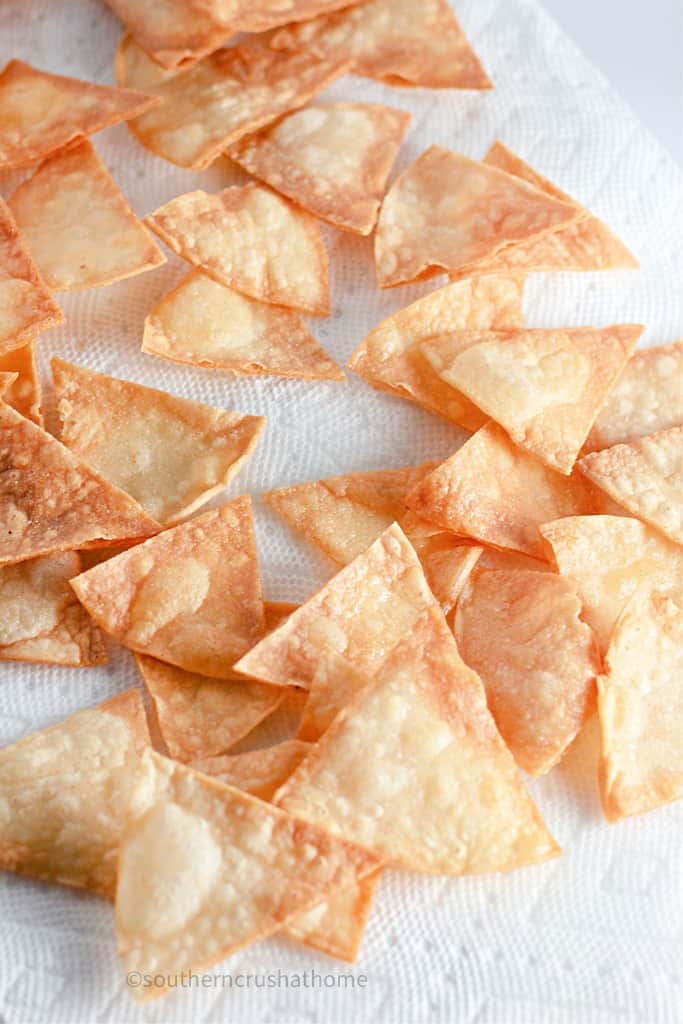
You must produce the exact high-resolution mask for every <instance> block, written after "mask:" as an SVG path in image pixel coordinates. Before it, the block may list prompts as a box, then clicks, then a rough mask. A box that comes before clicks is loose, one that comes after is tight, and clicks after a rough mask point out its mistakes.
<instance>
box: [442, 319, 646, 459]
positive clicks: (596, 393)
mask: <svg viewBox="0 0 683 1024" xmlns="http://www.w3.org/2000/svg"><path fill="white" fill-rule="evenodd" d="M642 332H643V328H642V327H641V326H639V325H637V324H619V325H617V326H615V327H606V328H604V329H597V328H593V327H567V328H563V329H562V330H518V331H503V332H500V331H498V332H497V331H455V332H453V333H451V334H445V335H441V336H440V337H437V338H433V339H431V340H429V341H426V342H424V343H423V345H422V352H423V354H424V355H425V356H426V358H427V359H428V361H429V362H430V363H431V365H432V368H433V369H434V370H435V371H436V373H438V375H439V376H440V377H441V378H442V380H444V381H445V382H446V383H447V384H448V385H449V386H450V387H452V388H454V389H456V390H458V391H460V392H462V393H463V394H464V395H465V396H466V397H467V398H468V399H469V400H470V401H472V402H474V403H475V404H476V405H477V406H478V407H479V408H480V409H481V410H482V412H483V413H485V414H486V415H487V416H491V417H492V418H493V419H494V420H496V421H497V422H498V423H499V424H500V425H501V426H502V427H504V428H505V430H506V431H507V433H508V434H509V435H510V437H511V438H512V440H513V441H514V442H515V443H516V444H518V445H520V446H521V447H522V448H526V449H527V450H528V451H530V452H531V453H532V455H536V456H537V457H538V458H539V459H541V460H542V461H543V462H546V463H547V464H548V465H549V466H550V467H551V468H552V469H557V470H559V472H560V473H565V474H566V475H569V473H571V471H572V468H573V466H574V463H575V461H576V459H577V456H578V454H579V452H580V450H581V447H582V445H583V443H584V441H585V440H586V437H587V435H588V431H589V430H590V428H591V425H592V423H593V421H594V420H595V417H596V415H597V413H598V410H599V409H600V408H601V406H602V405H603V404H604V402H605V400H606V398H607V395H608V394H609V392H610V390H611V388H612V387H613V386H614V383H615V381H616V380H617V379H618V377H619V374H620V373H621V372H622V371H623V368H624V366H625V365H626V362H627V360H628V358H629V356H630V354H631V352H632V351H633V349H634V348H635V346H636V342H637V341H638V338H639V337H640V335H641V334H642Z"/></svg>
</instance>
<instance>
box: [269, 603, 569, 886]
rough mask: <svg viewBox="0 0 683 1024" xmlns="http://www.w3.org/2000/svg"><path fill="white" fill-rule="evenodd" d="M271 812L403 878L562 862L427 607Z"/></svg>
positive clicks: (440, 622) (475, 685) (443, 627)
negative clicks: (364, 853)
mask: <svg viewBox="0 0 683 1024" xmlns="http://www.w3.org/2000/svg"><path fill="white" fill-rule="evenodd" d="M483 794H485V796H483ZM276 802H277V804H278V806H281V807H283V808H284V809H285V810H287V811H288V813H292V814H296V815H297V816H298V817H301V818H304V820H307V821H311V822H314V823H315V822H318V823H321V824H322V822H324V827H325V828H328V829H329V830H330V831H331V832H332V833H333V834H334V835H338V836H343V837H344V838H346V837H348V838H349V839H351V837H352V836H353V837H355V838H354V839H353V840H352V841H353V842H358V843H360V844H361V845H363V846H365V847H367V848H368V849H372V850H375V851H376V852H377V853H379V854H380V856H382V857H383V858H385V859H386V860H387V861H389V862H390V863H392V864H394V865H397V866H400V867H403V868H407V869H408V870H412V871H425V872H431V873H439V874H458V875H459V874H474V873H480V872H487V871H507V870H511V869H512V868H516V867H521V866H522V865H525V864H534V863H537V862H539V861H543V860H546V859H547V858H548V857H552V856H555V855H556V854H558V853H559V852H560V850H559V847H558V846H557V844H556V842H555V840H554V839H553V837H552V836H551V835H550V833H549V832H548V830H547V828H546V826H545V824H544V822H543V820H542V818H541V817H540V815H539V813H538V810H537V809H536V807H535V805H534V803H533V801H532V800H531V797H530V796H529V794H528V793H527V791H526V790H525V788H524V786H523V784H522V780H521V778H520V776H519V773H518V771H517V768H516V766H515V763H514V760H513V758H512V755H511V754H510V752H509V751H508V749H507V747H506V746H505V744H504V743H503V741H502V739H501V737H500V735H499V733H498V731H497V729H496V727H495V724H494V722H493V719H492V718H491V715H490V713H489V711H488V709H487V707H486V697H485V694H484V690H483V687H482V685H481V681H480V679H479V677H478V676H477V675H476V674H475V673H474V672H472V670H471V669H469V668H467V666H466V665H465V664H464V662H463V661H462V659H461V657H460V655H459V654H458V648H457V646H456V643H455V640H454V639H453V635H452V633H451V631H450V630H449V628H448V625H447V623H446V620H445V619H444V617H443V614H442V613H441V611H440V610H439V609H435V608H431V609H430V610H429V611H427V612H426V613H425V614H424V615H423V616H421V617H420V618H419V619H417V621H415V622H414V623H413V624H412V626H411V627H409V629H408V630H407V632H406V634H405V636H404V639H403V641H402V642H401V643H400V644H399V645H398V646H397V647H396V648H395V649H394V651H393V654H392V655H391V657H390V658H389V660H388V661H387V662H385V664H384V665H383V666H382V668H381V670H380V671H379V672H378V674H377V676H376V677H375V681H374V682H372V683H370V685H369V686H367V687H366V688H365V689H363V690H362V691H361V692H360V693H359V694H358V695H357V696H356V698H355V700H354V701H353V703H352V704H350V705H349V706H348V707H347V708H346V709H345V710H344V711H342V712H341V713H340V714H339V715H338V716H337V718H336V719H335V721H334V722H333V723H332V725H331V726H330V728H329V729H328V730H327V732H326V734H325V736H324V737H323V738H322V739H321V740H320V742H319V743H318V744H317V745H316V746H315V747H314V748H313V749H312V751H311V752H310V753H309V755H308V756H307V757H306V758H304V760H303V762H302V763H301V765H300V766H299V768H298V769H297V770H296V771H295V772H294V774H293V775H292V776H291V777H290V778H289V779H288V781H287V782H286V783H285V784H284V786H283V787H282V789H281V790H280V791H279V793H278V794H277V796H276Z"/></svg>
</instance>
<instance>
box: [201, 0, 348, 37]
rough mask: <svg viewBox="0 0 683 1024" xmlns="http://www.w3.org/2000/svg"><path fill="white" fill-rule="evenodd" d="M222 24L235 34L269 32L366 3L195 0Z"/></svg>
mask: <svg viewBox="0 0 683 1024" xmlns="http://www.w3.org/2000/svg"><path fill="white" fill-rule="evenodd" d="M193 2H194V5H195V7H196V8H197V10H199V11H205V12H206V13H207V14H209V15H210V16H211V17H212V18H213V19H215V21H217V22H218V23H219V24H222V25H224V26H225V27H226V28H230V29H231V30H232V31H233V32H265V31H267V30H268V29H271V28H276V27H277V26H278V25H287V24H289V23H290V22H296V21H309V20H310V19H311V18H315V17H317V16H318V15H321V14H328V13H330V12H331V11H337V10H339V8H340V7H352V6H353V5H354V4H358V3H363V2H364V0H193Z"/></svg>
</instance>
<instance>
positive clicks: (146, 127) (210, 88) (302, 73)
mask: <svg viewBox="0 0 683 1024" xmlns="http://www.w3.org/2000/svg"><path fill="white" fill-rule="evenodd" d="M124 57H125V55H124ZM347 69H348V62H345V61H344V60H340V59H339V58H337V57H334V58H330V59H326V58H323V59H319V58H318V57H315V56H312V55H311V54H308V53H292V54H290V53H275V52H274V51H273V50H270V49H269V48H268V47H267V46H264V45H263V44H262V43H258V42H254V43H250V44H248V45H246V44H245V45H244V46H235V47H232V48H229V49H224V50H216V52H215V53H212V54H210V55H209V56H207V57H204V58H203V59H202V60H200V61H199V62H198V63H197V64H195V65H194V67H192V68H190V70H189V71H185V72H183V73H182V75H177V76H172V77H170V78H166V79H164V80H163V81H160V82H157V83H156V84H155V85H153V84H151V85H150V87H149V90H150V92H152V93H154V94H155V96H157V97H158V98H159V100H162V101H163V102H162V103H161V104H160V106H159V107H157V108H156V109H155V110H150V111H149V112H148V113H145V114H143V115H142V117H136V118H135V120H134V121H132V122H131V124H130V128H131V131H132V132H133V133H134V134H135V135H136V137H137V138H138V139H139V141H140V142H141V143H142V144H143V146H146V147H147V149H150V150H151V151H152V152H153V153H156V155H157V156H161V157H163V158H164V159H165V160H169V161H170V162H171V163H172V164H177V166H179V167H191V168H193V169H194V170H196V171H202V170H205V169H206V168H207V167H209V166H210V164H212V163H213V161H214V160H215V159H216V157H218V156H220V155H221V153H222V152H223V151H224V150H225V149H227V147H228V146H231V145H233V143H235V142H237V140H238V139H241V138H242V136H243V135H248V134H250V133H252V132H255V131H258V130H259V128H263V127H264V126H265V125H267V124H270V123H271V121H276V120H277V118H278V117H282V115H283V114H288V113H290V111H292V110H297V109H298V108H299V107H303V105H304V104H305V103H308V101H309V100H311V99H313V97H314V96H315V95H316V94H317V93H319V92H322V90H323V89H325V88H327V86H328V85H331V83H332V82H333V81H334V80H335V79H336V78H339V76H340V75H342V74H344V72H345V71H346V70H347ZM123 74H124V75H125V71H124V72H123Z"/></svg>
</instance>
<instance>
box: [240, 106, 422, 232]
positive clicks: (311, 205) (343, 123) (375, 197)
mask: <svg viewBox="0 0 683 1024" xmlns="http://www.w3.org/2000/svg"><path fill="white" fill-rule="evenodd" d="M409 123H410V114H407V113H406V112H405V111H404V110H396V109H395V108H394V107H385V106H383V105H382V104H380V103H326V104H321V105H320V106H315V107H307V108H306V109H305V110H299V111H297V112H296V113H294V114H289V115H288V116H287V117H285V118H283V119H282V120H281V121H278V122H277V124H275V125H270V126H269V127H267V128H264V129H262V130H261V131H260V132H259V133H258V134H256V135H248V136H247V137H246V138H244V139H241V140H240V141H239V142H238V143H236V144H235V145H234V146H231V147H230V148H229V149H228V151H227V155H228V156H229V157H230V159H231V160H234V161H235V162H236V163H238V164H240V166H241V167H243V168H244V169H245V170H246V171H249V173H250V174H253V176H254V177H255V178H260V179H261V180H262V181H265V182H266V184H267V185H270V186H271V188H274V189H276V190H277V191H278V192H281V193H282V194H283V195H285V196H287V197H288V198H289V199H292V200H293V201H294V202H295V203H298V205H299V206H303V208H304V209H305V210H308V211H309V213H312V214H314V215H315V216H316V217H320V218H321V220H325V221H327V222H328V223H330V224H333V225H334V226H335V227H338V228H342V229H344V230H345V231H353V232H355V233H356V234H359V235H369V234H370V232H371V231H372V229H373V228H374V226H375V223H376V221H377V215H378V213H379V208H380V204H381V202H382V197H383V196H384V191H385V189H386V184H387V178H388V177H389V172H390V170H391V168H392V165H393V163H394V160H395V159H396V156H397V154H398V150H399V147H400V145H401V141H402V139H403V136H404V135H405V133H406V131H407V130H408V125H409Z"/></svg>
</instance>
